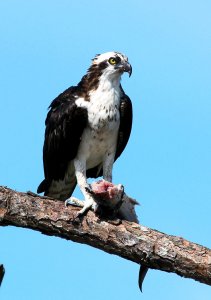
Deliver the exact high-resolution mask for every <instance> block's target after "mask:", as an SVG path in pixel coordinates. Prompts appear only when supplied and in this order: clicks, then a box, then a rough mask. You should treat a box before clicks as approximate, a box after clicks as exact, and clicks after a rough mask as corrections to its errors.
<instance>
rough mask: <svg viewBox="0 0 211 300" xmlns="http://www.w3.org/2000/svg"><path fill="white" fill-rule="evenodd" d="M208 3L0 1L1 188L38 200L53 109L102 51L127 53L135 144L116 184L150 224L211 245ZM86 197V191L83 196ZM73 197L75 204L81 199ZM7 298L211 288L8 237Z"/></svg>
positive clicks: (13, 232)
mask: <svg viewBox="0 0 211 300" xmlns="http://www.w3.org/2000/svg"><path fill="white" fill-rule="evenodd" d="M210 11H211V2H210V1H208V0H207V1H205V0H201V1H194V0H192V1H189V0H186V1H181V0H178V1H164V0H160V1H156V0H150V1H141V0H137V1H133V0H131V1H125V0H121V1H120V0H119V1H110V0H108V1H101V2H100V1H79V0H78V1H67V0H66V1H64V0H61V1H55V0H51V1H50V0H45V1H41V0H36V1H35V0H31V1H23V0H22V1H20V0H16V1H14V0H13V1H12V0H7V1H1V2H0V41H1V47H0V103H1V110H0V112H1V118H0V128H1V147H0V170H1V172H0V185H6V186H8V187H10V188H13V189H15V190H18V191H27V190H32V191H36V188H37V185H38V184H39V182H40V181H41V180H42V179H43V169H42V144H43V135H44V120H45V117H46V113H47V107H48V105H49V104H50V102H51V101H52V99H54V98H55V97H56V96H57V95H58V94H59V93H60V92H62V91H63V90H64V89H66V88H67V87H69V86H71V85H75V84H77V83H78V82H79V80H80V79H81V77H82V76H83V75H84V73H85V71H86V69H87V68H88V67H89V65H90V62H91V58H93V56H94V55H95V54H96V53H103V52H107V51H111V50H116V51H120V52H123V53H125V54H126V55H127V56H128V57H129V61H130V63H131V64H132V66H133V75H132V77H131V78H130V79H129V78H128V76H124V78H123V80H122V85H123V87H124V90H125V91H126V93H127V94H128V95H129V96H130V98H131V100H132V101H133V107H134V122H133V131H132V135H131V138H130V142H129V144H128V146H127V149H126V150H125V152H124V154H123V155H122V157H121V158H120V159H119V160H118V161H117V162H116V164H115V167H114V182H115V183H122V184H124V186H125V189H126V192H127V193H128V194H129V195H131V196H132V197H133V198H136V199H137V200H138V201H139V202H140V203H141V205H140V206H139V207H138V208H137V213H138V216H139V220H140V222H141V223H142V224H144V225H146V226H149V227H152V228H155V229H157V230H160V231H162V232H165V233H168V234H172V235H178V236H183V237H185V238H186V239H188V240H191V241H193V242H196V243H199V244H203V245H204V246H207V247H211V235H210V228H211V218H210V211H211V155H210V154H211V118H210V116H211V87H210V81H211V57H210V53H211V51H210V50H211V19H210ZM77 193H78V192H77ZM77 193H76V195H77ZM0 262H2V263H4V265H5V267H6V272H7V273H6V276H5V280H4V282H3V285H2V288H1V289H0V298H1V299H4V300H13V299H16V300H28V299H30V300H35V299H36V300H37V299H39V300H42V299H45V300H48V299H49V300H50V299H53V300H54V299H55V300H57V299H63V298H65V299H76V300H77V299H93V300H94V299H102V300H104V299H115V298H116V297H118V298H119V299H122V300H124V299H128V298H130V299H141V298H142V299H144V300H148V299H155V298H156V299H162V300H163V299H171V300H174V299H182V300H183V299H187V298H191V299H192V300H198V299H203V300H208V299H210V295H211V289H210V287H209V286H206V285H203V284H200V283H197V282H195V281H193V280H190V279H183V278H180V277H178V276H177V275H174V274H168V273H164V272H160V271H154V270H152V271H150V272H149V274H148V276H147V278H146V280H145V282H144V293H143V294H140V292H139V289H138V284H137V278H138V269H139V267H138V265H136V264H134V263H132V262H130V261H126V260H124V259H122V258H119V257H117V256H114V255H109V254H107V253H104V252H102V251H100V250H96V249H94V248H91V247H89V246H86V245H81V244H77V243H73V242H70V241H66V240H62V239H59V238H56V237H48V236H44V235H42V234H41V233H39V232H34V231H31V230H26V229H21V228H15V227H5V228H0Z"/></svg>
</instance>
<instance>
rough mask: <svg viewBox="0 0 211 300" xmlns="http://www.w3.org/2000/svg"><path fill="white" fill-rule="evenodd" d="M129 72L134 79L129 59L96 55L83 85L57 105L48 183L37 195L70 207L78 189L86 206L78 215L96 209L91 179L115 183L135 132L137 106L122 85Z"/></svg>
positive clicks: (51, 115) (48, 145)
mask: <svg viewBox="0 0 211 300" xmlns="http://www.w3.org/2000/svg"><path fill="white" fill-rule="evenodd" d="M124 72H128V73H129V76H130V75H131V73H132V67H131V65H130V63H129V62H128V58H127V57H126V56H125V55H123V54H121V53H119V52H107V53H104V54H100V55H96V56H95V58H94V59H93V60H92V64H91V66H90V67H89V69H88V71H87V73H86V75H85V76H83V77H82V79H81V81H80V82H79V83H78V85H77V86H72V87H70V88H68V89H67V90H65V91H64V92H63V93H62V94H60V95H59V96H58V97H57V98H55V99H54V100H53V101H52V103H51V104H50V106H49V109H50V110H49V112H48V114H47V118H46V121H45V125H46V129H45V141H44V146H43V164H44V174H45V179H44V180H43V181H42V182H41V184H40V185H39V187H38V190H37V192H38V193H42V192H44V194H45V195H46V196H49V197H51V198H55V199H59V200H64V201H65V200H67V199H69V198H70V197H71V195H72V193H73V191H74V189H75V186H76V184H78V186H79V188H80V190H81V192H82V194H83V196H84V200H85V202H84V207H83V209H82V210H81V211H80V212H79V213H81V214H82V213H84V212H85V211H86V210H87V209H89V208H90V207H93V208H94V207H95V205H96V203H95V202H94V199H93V193H92V191H91V187H90V185H89V184H88V182H87V178H89V177H92V178H97V177H99V176H103V179H104V180H106V181H109V182H112V168H113V163H114V161H115V160H116V159H117V158H118V157H119V156H120V155H121V153H122V151H123V150H124V148H125V146H126V144H127V142H128V139H129V136H130V132H131V127H132V103H131V100H130V98H129V97H128V96H127V95H126V94H125V93H124V91H123V89H122V86H121V84H120V80H121V76H122V74H123V73H124Z"/></svg>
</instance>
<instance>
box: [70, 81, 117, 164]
mask: <svg viewBox="0 0 211 300" xmlns="http://www.w3.org/2000/svg"><path fill="white" fill-rule="evenodd" d="M76 104H77V105H78V106H82V107H86V108H87V112H88V127H87V128H86V129H85V130H84V133H83V135H82V139H81V143H80V147H79V150H78V155H77V156H78V158H79V159H83V158H86V164H87V168H92V167H94V166H97V165H99V164H100V163H102V162H103V160H104V158H105V155H109V154H112V153H115V152H116V144H117V136H118V130H119V123H120V115H119V105H120V89H119V85H118V86H113V85H111V84H110V85H109V84H103V85H99V87H98V89H97V90H95V91H92V92H91V93H90V101H84V100H83V99H81V98H80V99H78V100H77V101H76Z"/></svg>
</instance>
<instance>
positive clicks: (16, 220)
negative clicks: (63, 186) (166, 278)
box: [0, 187, 211, 285]
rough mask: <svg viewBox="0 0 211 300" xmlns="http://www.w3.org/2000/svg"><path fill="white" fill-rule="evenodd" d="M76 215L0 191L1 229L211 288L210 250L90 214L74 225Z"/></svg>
mask: <svg viewBox="0 0 211 300" xmlns="http://www.w3.org/2000/svg"><path fill="white" fill-rule="evenodd" d="M78 211H79V208H77V207H72V206H68V207H67V208H66V207H65V206H64V202H61V201H55V200H51V199H49V198H46V197H39V196H37V195H36V194H30V193H29V194H27V193H20V192H15V191H13V190H11V189H9V188H6V187H0V226H8V225H12V226H18V227H24V228H31V229H33V230H37V231H40V232H42V233H44V234H46V235H54V236H58V237H61V238H65V239H67V240H72V241H74V242H78V243H84V244H88V245H90V246H93V247H95V248H98V249H101V250H104V251H106V252H108V253H111V254H116V255H119V256H121V257H123V258H125V259H128V260H131V261H133V262H136V263H138V264H142V265H145V266H147V267H149V268H152V269H159V270H161V271H166V272H173V273H176V274H178V275H180V276H183V277H188V278H192V279H195V280H197V281H199V282H202V283H205V284H208V285H211V250H210V249H208V248H206V247H203V246H201V245H198V244H195V243H192V242H189V241H187V240H185V239H183V238H181V237H176V236H171V235H167V234H164V233H161V232H159V231H156V230H153V229H150V228H147V227H145V226H142V225H140V224H136V223H132V222H128V221H124V220H114V221H111V220H108V219H105V218H104V219H102V218H99V217H98V216H97V215H96V214H95V213H94V212H92V211H89V212H88V214H87V215H86V216H84V217H83V218H81V219H80V220H77V219H76V220H74V218H75V215H76V214H77V212H78Z"/></svg>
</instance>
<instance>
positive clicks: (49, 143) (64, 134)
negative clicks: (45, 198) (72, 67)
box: [37, 87, 87, 193]
mask: <svg viewBox="0 0 211 300" xmlns="http://www.w3.org/2000/svg"><path fill="white" fill-rule="evenodd" d="M75 100H77V87H70V88H69V89H67V90H66V91H65V92H64V93H62V94H61V95H59V96H58V97H57V98H56V99H55V100H53V102H52V103H51V105H50V107H49V108H50V111H49V112H48V115H47V118H46V121H45V125H46V130H45V141H44V146H43V164H44V173H45V179H44V180H43V182H41V184H40V185H39V187H38V190H37V192H38V193H42V192H47V190H48V188H49V186H50V184H51V182H52V180H56V181H58V180H63V179H64V176H65V173H66V171H67V167H68V163H69V162H70V161H71V160H72V159H74V158H75V156H76V154H77V150H78V147H79V144H80V140H81V136H82V133H83V131H84V128H85V126H86V124H87V110H86V109H85V108H81V107H78V106H77V105H76V104H75Z"/></svg>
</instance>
